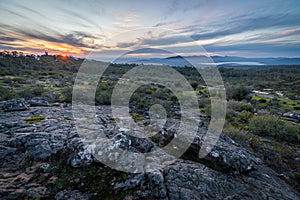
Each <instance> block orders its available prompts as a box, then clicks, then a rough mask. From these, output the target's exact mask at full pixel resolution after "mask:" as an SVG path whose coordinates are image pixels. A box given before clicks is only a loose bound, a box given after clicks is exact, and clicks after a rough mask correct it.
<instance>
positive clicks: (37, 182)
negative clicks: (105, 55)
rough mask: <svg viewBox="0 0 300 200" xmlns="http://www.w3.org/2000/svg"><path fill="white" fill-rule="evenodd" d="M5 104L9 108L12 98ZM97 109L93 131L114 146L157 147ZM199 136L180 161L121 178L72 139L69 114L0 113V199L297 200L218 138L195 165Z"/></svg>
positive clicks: (259, 164) (53, 110) (44, 110)
mask: <svg viewBox="0 0 300 200" xmlns="http://www.w3.org/2000/svg"><path fill="white" fill-rule="evenodd" d="M12 102H13V105H14V103H16V102H18V100H13V101H12ZM10 105H12V104H10ZM13 110H15V109H13ZM13 110H10V111H13ZM98 110H99V111H100V112H99V113H98V115H97V116H96V117H98V118H99V119H100V120H99V127H100V129H101V130H102V132H103V133H104V134H105V135H107V137H108V138H110V139H111V140H112V141H113V142H114V145H115V148H122V149H125V150H129V151H131V152H149V151H152V150H153V149H155V148H160V147H161V146H160V145H161V144H162V143H160V141H161V140H158V142H157V143H156V142H154V141H151V140H150V139H147V138H135V137H133V136H131V135H128V134H127V133H128V132H127V130H122V129H121V130H120V129H118V128H117V127H116V124H115V123H114V122H113V121H112V120H111V119H109V117H107V114H109V112H110V111H109V110H107V107H98ZM35 115H39V116H44V117H45V119H44V120H41V121H37V122H34V123H27V121H26V119H28V118H30V117H32V116H35ZM173 122H174V123H177V122H176V121H173ZM199 125H200V124H199ZM206 130H207V127H206V125H205V124H204V123H202V124H201V126H200V127H199V131H198V133H197V136H196V138H195V140H194V142H193V143H192V144H191V146H190V148H189V149H188V150H187V152H186V153H185V154H184V155H183V156H182V159H176V160H175V162H173V163H172V164H170V165H168V166H167V167H165V168H163V169H160V170H156V171H154V172H152V173H145V174H134V173H132V174H129V173H123V172H118V171H117V170H113V169H110V168H109V167H107V166H104V165H103V164H99V162H98V161H97V160H96V159H95V158H94V157H93V155H92V154H91V153H90V152H89V151H88V149H87V148H86V147H85V145H84V144H83V143H82V141H81V138H79V135H78V133H77V131H76V128H75V126H74V122H73V120H72V115H71V110H70V108H59V107H35V108H34V109H31V110H26V111H24V112H18V111H15V112H0V198H1V199H31V198H36V199H38V198H48V199H55V198H56V199H102V198H106V197H109V198H113V199H174V200H175V199H189V200H190V199H299V198H300V195H299V193H297V192H296V191H295V190H294V189H293V188H291V187H290V186H289V185H287V184H286V183H285V182H284V181H283V180H282V179H280V178H278V177H279V175H278V174H276V173H275V172H274V171H273V170H271V169H270V168H268V167H267V166H266V165H265V164H264V162H263V161H261V160H260V159H258V158H256V157H255V156H254V155H253V154H252V152H249V151H248V150H246V149H244V148H242V147H241V146H239V145H238V144H237V143H235V142H234V141H232V140H231V139H230V138H228V137H227V136H225V135H223V134H222V135H221V137H220V139H219V141H218V143H217V145H216V146H215V147H214V148H213V149H212V151H211V152H210V153H209V154H208V155H207V156H206V157H205V158H202V159H199V158H198V157H197V156H198V151H199V148H200V147H201V145H202V142H203V136H204V135H205V133H206ZM165 131H166V132H168V133H167V134H162V135H161V137H167V138H162V140H164V141H168V140H169V139H170V138H172V137H173V135H172V134H173V133H172V130H170V129H168V128H166V130H165ZM183 158H184V159H183ZM187 158H192V159H189V160H185V159H187ZM190 160H194V161H190Z"/></svg>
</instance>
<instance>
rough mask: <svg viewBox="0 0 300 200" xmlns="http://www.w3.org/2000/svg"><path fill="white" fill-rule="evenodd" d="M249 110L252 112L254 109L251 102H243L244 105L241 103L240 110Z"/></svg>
mask: <svg viewBox="0 0 300 200" xmlns="http://www.w3.org/2000/svg"><path fill="white" fill-rule="evenodd" d="M243 110H244V111H249V112H252V111H253V106H252V105H251V104H249V103H247V104H243V105H241V107H240V111H243Z"/></svg>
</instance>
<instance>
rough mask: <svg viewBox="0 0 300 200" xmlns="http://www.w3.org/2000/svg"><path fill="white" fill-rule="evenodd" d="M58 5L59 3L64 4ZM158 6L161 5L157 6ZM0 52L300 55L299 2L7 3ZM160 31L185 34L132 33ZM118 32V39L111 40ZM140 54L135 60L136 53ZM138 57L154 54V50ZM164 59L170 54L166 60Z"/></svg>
mask: <svg viewBox="0 0 300 200" xmlns="http://www.w3.org/2000/svg"><path fill="white" fill-rule="evenodd" d="M58 5H59V6H58ZM158 5H159V6H158ZM0 10H1V12H0V17H1V20H0V49H1V50H17V51H23V52H25V53H29V54H30V53H37V54H43V53H44V52H45V51H48V52H49V53H50V54H65V55H72V56H76V57H85V56H86V55H87V54H89V52H91V51H96V52H99V55H102V56H100V57H99V59H105V58H108V57H111V56H112V55H111V54H114V52H119V51H132V50H135V49H136V48H138V47H145V48H156V49H157V48H158V49H160V48H162V49H166V48H169V49H173V50H174V49H176V50H178V51H180V52H182V53H183V54H186V55H197V54H199V51H198V50H197V48H196V46H195V43H193V42H188V41H185V40H184V39H182V37H179V36H182V35H185V36H187V37H190V39H191V40H194V41H196V42H197V45H201V46H203V47H204V48H205V50H206V51H207V52H208V54H209V55H223V56H226V55H236V56H245V55H246V56H248V57H253V56H258V57H260V56H262V55H263V56H271V57H274V56H286V57H297V56H300V47H299V41H300V31H299V30H300V15H299V13H300V2H299V1H288V2H286V3H284V4H282V3H281V1H272V3H271V2H270V1H248V2H247V1H243V2H237V1H231V0H229V1H228V2H227V3H226V4H224V3H223V2H222V1H211V2H205V3H204V2H202V1H196V0H195V1H194V0H193V1H189V2H188V3H183V2H177V1H172V0H168V1H163V2H161V1H158V2H157V3H154V2H151V3H150V2H143V3H142V2H140V1H134V0H132V1H130V2H120V1H89V2H87V3H85V2H81V1H74V2H72V3H71V4H70V3H69V2H61V1H59V3H58V2H57V1H49V2H47V3H41V2H39V1H35V0H31V1H1V2H0ZM145 27H146V28H149V27H153V28H156V29H162V30H172V31H175V32H176V33H178V34H174V33H173V34H172V35H168V36H166V35H164V34H163V31H162V34H161V35H159V34H157V35H153V34H152V33H150V32H148V33H145V34H144V35H142V36H140V35H139V36H138V37H134V35H126V32H127V31H133V30H139V29H141V28H145ZM118 35H119V37H120V38H119V40H118V42H114V43H107V42H106V41H108V40H109V39H110V38H112V37H116V36H118ZM131 56H133V55H131ZM136 56H147V57H151V56H154V54H153V55H151V53H149V52H147V55H146V54H140V55H136ZM161 56H163V55H161Z"/></svg>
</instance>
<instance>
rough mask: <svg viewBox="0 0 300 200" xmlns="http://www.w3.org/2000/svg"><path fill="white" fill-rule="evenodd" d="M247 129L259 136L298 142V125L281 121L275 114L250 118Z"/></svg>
mask: <svg viewBox="0 0 300 200" xmlns="http://www.w3.org/2000/svg"><path fill="white" fill-rule="evenodd" d="M249 130H250V132H252V133H253V134H257V135H260V136H270V137H274V138H275V139H277V140H279V141H286V142H298V141H299V136H300V126H299V125H293V124H292V123H290V122H287V121H283V120H281V119H280V118H279V117H277V116H272V115H263V116H256V117H253V118H251V119H250V122H249Z"/></svg>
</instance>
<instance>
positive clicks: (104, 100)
mask: <svg viewBox="0 0 300 200" xmlns="http://www.w3.org/2000/svg"><path fill="white" fill-rule="evenodd" d="M110 97H111V94H110V93H109V92H108V91H101V92H99V94H98V95H97V96H96V102H97V104H99V105H110V104H111V100H110Z"/></svg>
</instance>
